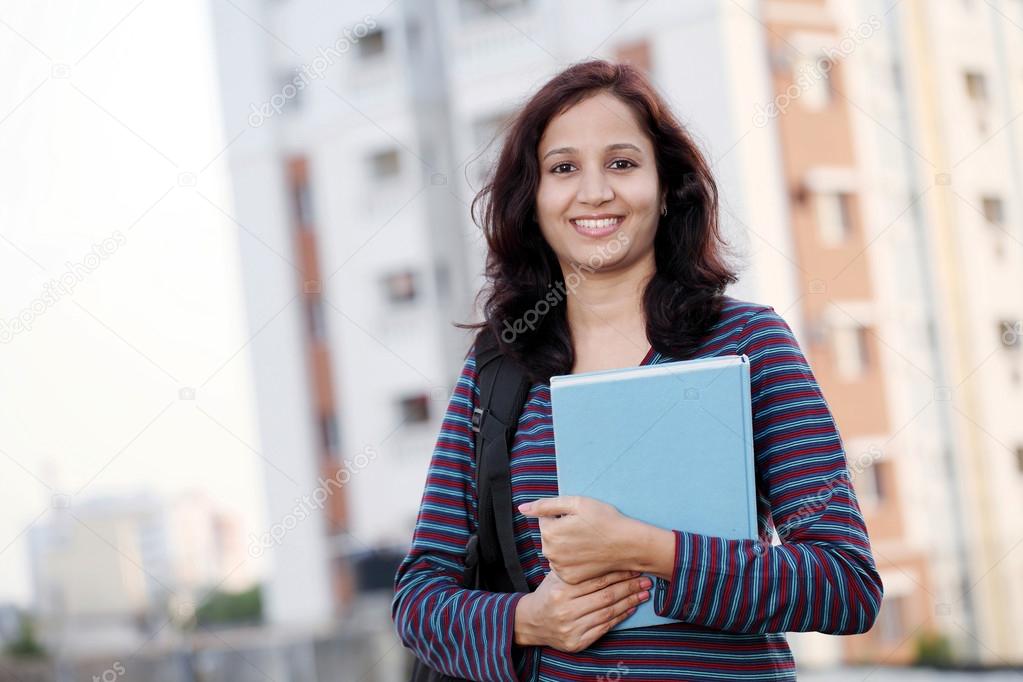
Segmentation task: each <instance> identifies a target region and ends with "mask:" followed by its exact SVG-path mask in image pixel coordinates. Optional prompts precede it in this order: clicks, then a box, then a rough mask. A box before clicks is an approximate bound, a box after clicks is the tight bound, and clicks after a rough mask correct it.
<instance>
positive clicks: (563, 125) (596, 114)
mask: <svg viewBox="0 0 1023 682" xmlns="http://www.w3.org/2000/svg"><path fill="white" fill-rule="evenodd" d="M612 138H613V139H612ZM615 142H631V143H633V144H635V145H636V146H637V147H639V148H640V149H643V150H649V149H651V143H650V139H649V138H648V137H647V135H646V132H645V131H644V130H643V129H642V128H641V127H640V125H639V121H638V120H637V118H636V114H635V112H634V111H633V110H632V108H631V107H629V105H627V104H625V102H623V101H621V100H620V99H618V98H617V97H615V96H614V95H611V94H608V93H606V92H601V93H598V94H596V95H593V96H592V97H587V98H586V99H584V100H583V101H581V102H578V103H577V104H574V105H573V106H571V107H569V108H568V109H566V110H565V111H563V112H561V113H560V114H558V115H557V116H555V117H554V118H552V119H551V121H550V123H548V124H547V128H546V129H545V130H544V133H543V135H542V136H541V138H540V144H539V149H538V150H537V151H538V153H539V154H540V156H543V155H544V154H545V153H546V152H547V150H548V149H550V148H553V147H575V148H577V149H580V150H581V149H584V148H587V147H600V148H603V147H604V146H605V145H607V144H609V143H615Z"/></svg>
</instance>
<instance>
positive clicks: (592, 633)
mask: <svg viewBox="0 0 1023 682" xmlns="http://www.w3.org/2000/svg"><path fill="white" fill-rule="evenodd" d="M635 612H636V607H635V606H632V607H628V608H626V609H625V610H624V611H622V612H621V613H619V614H618V615H616V616H614V617H613V618H611V620H608V621H604V622H602V623H597V624H596V625H594V626H593V627H591V628H589V629H588V630H586V631H585V632H584V633H583V635H582V637H580V638H579V639H580V644H581V646H580V647H579V648H578V649H576V651H582V650H583V649H585V648H586V647H588V646H589V645H591V644H593V643H594V642H596V641H597V640H598V639H600V638H601V637H603V636H604V635H606V634H607V633H608V632H610V630H611V628H613V627H614V626H616V625H618V624H619V623H621V622H622V621H623V620H625V619H626V618H628V617H629V616H631V615H632V614H634V613H635Z"/></svg>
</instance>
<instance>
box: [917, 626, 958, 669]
mask: <svg viewBox="0 0 1023 682" xmlns="http://www.w3.org/2000/svg"><path fill="white" fill-rule="evenodd" d="M954 661H955V657H954V656H953V654H952V644H951V643H950V642H949V640H948V637H946V636H945V635H942V634H940V633H938V632H934V631H927V632H924V633H922V634H920V635H919V636H918V637H917V638H916V655H915V657H914V659H913V664H914V665H921V666H930V667H932V668H947V667H949V666H951V665H952V664H953V663H954Z"/></svg>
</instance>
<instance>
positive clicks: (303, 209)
mask: <svg viewBox="0 0 1023 682" xmlns="http://www.w3.org/2000/svg"><path fill="white" fill-rule="evenodd" d="M288 184H289V186H290V187H289V189H290V191H291V211H292V215H293V216H294V220H295V224H296V226H297V227H298V228H299V229H308V228H309V227H310V226H312V224H313V206H312V196H311V195H310V191H309V168H308V163H307V162H306V160H305V159H304V158H301V157H300V158H295V159H291V160H290V161H289V162H288Z"/></svg>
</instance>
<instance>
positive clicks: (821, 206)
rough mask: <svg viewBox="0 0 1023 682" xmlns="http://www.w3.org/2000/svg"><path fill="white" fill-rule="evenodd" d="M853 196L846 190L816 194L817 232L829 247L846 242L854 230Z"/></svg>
mask: <svg viewBox="0 0 1023 682" xmlns="http://www.w3.org/2000/svg"><path fill="white" fill-rule="evenodd" d="M851 203H852V196H851V195H849V194H846V193H844V192H826V193H821V194H817V195H815V200H814V204H815V208H816V212H817V232H818V234H819V235H820V239H821V242H822V243H823V244H824V245H825V246H827V247H832V248H834V247H838V246H841V245H843V244H844V243H845V241H846V240H847V239H848V238H849V234H850V233H851V232H852V215H851V212H850V205H851Z"/></svg>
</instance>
